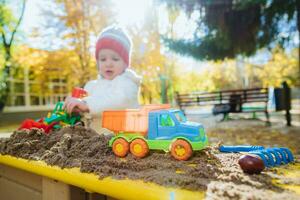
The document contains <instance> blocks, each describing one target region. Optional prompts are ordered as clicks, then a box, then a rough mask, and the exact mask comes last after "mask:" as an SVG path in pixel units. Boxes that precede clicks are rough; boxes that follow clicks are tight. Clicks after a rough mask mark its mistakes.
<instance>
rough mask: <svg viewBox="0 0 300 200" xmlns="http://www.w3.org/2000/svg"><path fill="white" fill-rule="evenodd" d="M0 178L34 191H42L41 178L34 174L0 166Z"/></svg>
mask: <svg viewBox="0 0 300 200" xmlns="http://www.w3.org/2000/svg"><path fill="white" fill-rule="evenodd" d="M0 176H1V177H5V178H6V179H8V180H11V181H12V182H15V183H16V184H20V185H24V186H25V187H28V188H31V189H33V190H36V191H40V192H41V191H42V186H41V183H42V177H41V176H38V175H36V174H32V173H29V172H26V171H23V170H19V169H16V168H12V167H9V166H6V165H3V164H0Z"/></svg>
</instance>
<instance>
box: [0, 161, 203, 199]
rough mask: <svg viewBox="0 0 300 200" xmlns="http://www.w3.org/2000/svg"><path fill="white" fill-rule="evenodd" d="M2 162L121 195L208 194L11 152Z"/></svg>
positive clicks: (180, 196) (179, 196)
mask: <svg viewBox="0 0 300 200" xmlns="http://www.w3.org/2000/svg"><path fill="white" fill-rule="evenodd" d="M0 163H2V164H4V165H8V166H11V167H15V168H18V169H22V170H25V171H28V172H32V173H34V174H38V175H41V176H45V177H48V178H51V179H55V180H58V181H61V182H64V183H67V184H70V185H74V186H77V187H79V188H82V189H85V190H86V191H89V192H96V193H100V194H104V195H107V196H111V197H114V198H117V199H132V200H134V199H139V200H140V199H144V200H147V199H149V200H152V199H170V200H172V199H176V200H179V199H189V200H194V199H195V200H196V199H197V200H199V199H203V198H204V196H205V192H194V191H189V190H183V189H176V188H169V187H162V186H159V185H156V184H153V183H145V182H143V181H140V180H138V181H133V180H116V179H112V178H110V177H108V178H104V179H102V180H99V179H98V177H97V176H96V175H95V174H89V173H82V172H80V170H79V168H65V169H61V168H59V167H57V166H50V165H47V164H46V163H45V162H43V161H31V160H30V161H29V160H26V159H22V158H16V157H13V156H8V155H0Z"/></svg>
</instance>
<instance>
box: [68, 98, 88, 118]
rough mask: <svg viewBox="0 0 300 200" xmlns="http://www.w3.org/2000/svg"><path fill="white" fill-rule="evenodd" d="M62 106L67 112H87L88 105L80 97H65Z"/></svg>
mask: <svg viewBox="0 0 300 200" xmlns="http://www.w3.org/2000/svg"><path fill="white" fill-rule="evenodd" d="M63 108H64V109H65V110H66V111H67V113H69V114H71V113H72V112H89V107H88V106H87V105H86V103H85V102H84V101H82V100H81V99H78V98H74V97H67V98H66V100H65V103H64V106H63Z"/></svg>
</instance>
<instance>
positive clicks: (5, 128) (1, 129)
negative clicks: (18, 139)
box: [0, 123, 20, 134]
mask: <svg viewBox="0 0 300 200" xmlns="http://www.w3.org/2000/svg"><path fill="white" fill-rule="evenodd" d="M19 126H20V123H12V124H0V134H1V133H12V132H13V131H15V130H16V129H18V127H19Z"/></svg>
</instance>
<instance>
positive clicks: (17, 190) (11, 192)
mask: <svg viewBox="0 0 300 200" xmlns="http://www.w3.org/2000/svg"><path fill="white" fill-rule="evenodd" d="M0 199H3V200H24V199H30V200H42V193H41V192H40V191H37V190H34V189H32V188H30V187H27V186H26V185H22V184H20V183H18V182H15V181H13V180H11V179H7V178H6V177H3V176H1V177H0Z"/></svg>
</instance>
